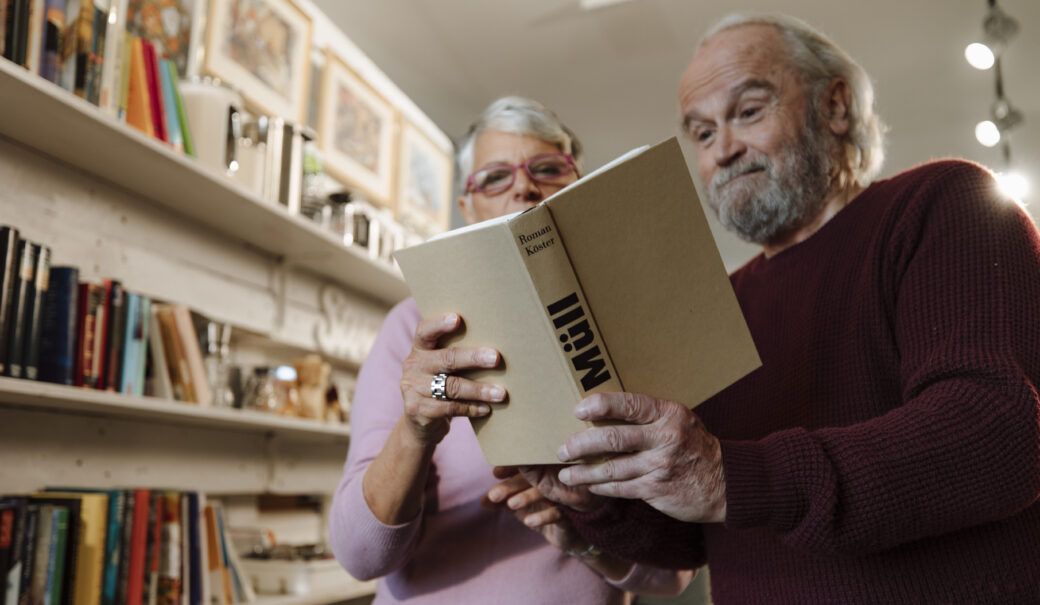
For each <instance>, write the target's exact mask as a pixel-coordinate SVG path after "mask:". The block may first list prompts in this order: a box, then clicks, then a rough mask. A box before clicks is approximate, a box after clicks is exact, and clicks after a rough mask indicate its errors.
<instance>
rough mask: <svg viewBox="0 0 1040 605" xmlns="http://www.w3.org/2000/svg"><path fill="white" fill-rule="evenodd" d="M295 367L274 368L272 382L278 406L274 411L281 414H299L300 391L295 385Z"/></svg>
mask: <svg viewBox="0 0 1040 605" xmlns="http://www.w3.org/2000/svg"><path fill="white" fill-rule="evenodd" d="M296 381H297V376H296V368H294V367H293V366H278V367H276V368H275V369H274V373H273V380H272V384H273V385H274V394H275V399H276V401H277V404H278V407H277V408H276V409H275V411H276V412H277V413H278V414H281V415H283V416H296V417H298V416H300V391H299V389H298V386H297V382H296Z"/></svg>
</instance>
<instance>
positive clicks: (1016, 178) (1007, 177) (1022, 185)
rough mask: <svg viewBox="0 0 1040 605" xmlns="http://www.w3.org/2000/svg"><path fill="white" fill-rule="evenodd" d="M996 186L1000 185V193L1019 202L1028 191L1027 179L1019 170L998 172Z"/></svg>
mask: <svg viewBox="0 0 1040 605" xmlns="http://www.w3.org/2000/svg"><path fill="white" fill-rule="evenodd" d="M997 186H998V187H1000V192H1001V193H1003V194H1004V195H1006V196H1007V197H1009V198H1011V199H1012V200H1014V201H1016V202H1019V203H1021V202H1022V200H1024V199H1025V198H1026V197H1027V196H1028V195H1029V191H1030V186H1029V179H1027V178H1026V177H1025V175H1023V174H1021V173H1019V172H998V173H997Z"/></svg>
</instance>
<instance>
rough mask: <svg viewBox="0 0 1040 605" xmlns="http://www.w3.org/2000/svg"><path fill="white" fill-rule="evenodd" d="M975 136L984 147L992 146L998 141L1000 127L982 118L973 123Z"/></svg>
mask: <svg viewBox="0 0 1040 605" xmlns="http://www.w3.org/2000/svg"><path fill="white" fill-rule="evenodd" d="M975 138H976V139H978V141H979V143H982V144H983V145H985V146H986V147H994V146H996V144H997V143H999V142H1000V129H999V128H997V125H996V124H994V123H993V122H992V121H990V120H983V121H982V122H979V123H978V124H976V125H975Z"/></svg>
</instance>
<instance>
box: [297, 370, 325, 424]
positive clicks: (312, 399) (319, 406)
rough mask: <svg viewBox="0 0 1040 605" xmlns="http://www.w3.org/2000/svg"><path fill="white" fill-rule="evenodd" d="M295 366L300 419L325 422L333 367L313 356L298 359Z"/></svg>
mask: <svg viewBox="0 0 1040 605" xmlns="http://www.w3.org/2000/svg"><path fill="white" fill-rule="evenodd" d="M293 365H294V366H295V367H296V376H297V381H298V382H299V398H300V417H301V418H313V419H316V420H324V419H325V393H326V392H327V391H328V389H329V376H330V375H331V373H332V366H330V365H329V363H328V362H326V361H325V360H324V359H322V358H321V355H313V354H312V355H307V356H305V357H302V358H300V359H297V360H296V361H295V362H294V363H293Z"/></svg>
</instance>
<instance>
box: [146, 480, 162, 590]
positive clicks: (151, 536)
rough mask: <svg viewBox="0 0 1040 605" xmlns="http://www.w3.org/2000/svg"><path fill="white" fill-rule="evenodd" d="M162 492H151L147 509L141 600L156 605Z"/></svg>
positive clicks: (160, 550) (160, 546) (160, 548)
mask: <svg viewBox="0 0 1040 605" xmlns="http://www.w3.org/2000/svg"><path fill="white" fill-rule="evenodd" d="M163 503H164V501H163V497H162V493H161V492H158V491H154V492H152V495H151V508H150V509H149V511H148V543H147V545H146V546H145V560H144V569H145V574H144V591H143V592H142V594H141V602H142V603H144V604H145V605H156V602H157V600H158V595H159V554H160V553H161V552H162V515H163V511H162V507H163Z"/></svg>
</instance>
